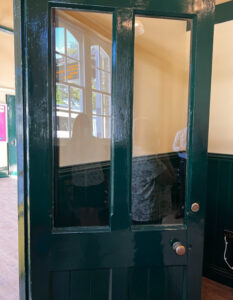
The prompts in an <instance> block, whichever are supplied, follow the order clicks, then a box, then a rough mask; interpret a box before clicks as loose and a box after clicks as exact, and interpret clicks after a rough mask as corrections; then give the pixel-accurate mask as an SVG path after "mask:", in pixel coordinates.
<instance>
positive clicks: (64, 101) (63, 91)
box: [56, 84, 69, 109]
mask: <svg viewBox="0 0 233 300" xmlns="http://www.w3.org/2000/svg"><path fill="white" fill-rule="evenodd" d="M56 102H57V108H63V109H68V102H69V94H68V86H67V85H64V84H56Z"/></svg>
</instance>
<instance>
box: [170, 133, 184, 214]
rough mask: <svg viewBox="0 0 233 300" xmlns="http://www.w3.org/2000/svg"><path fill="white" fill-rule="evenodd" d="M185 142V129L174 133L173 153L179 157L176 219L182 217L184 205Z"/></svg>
mask: <svg viewBox="0 0 233 300" xmlns="http://www.w3.org/2000/svg"><path fill="white" fill-rule="evenodd" d="M186 141H187V127H185V128H183V129H181V130H179V131H178V132H177V133H176V136H175V139H174V142H173V147H172V148H173V151H175V152H177V154H178V157H179V168H178V184H179V196H178V197H179V198H178V203H177V212H176V215H175V217H176V218H177V219H179V218H183V217H184V205H185V181H186V160H187V153H186V147H187V145H186Z"/></svg>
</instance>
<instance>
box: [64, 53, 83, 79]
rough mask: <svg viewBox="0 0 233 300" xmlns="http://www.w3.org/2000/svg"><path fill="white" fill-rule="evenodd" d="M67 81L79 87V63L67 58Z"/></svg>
mask: <svg viewBox="0 0 233 300" xmlns="http://www.w3.org/2000/svg"><path fill="white" fill-rule="evenodd" d="M67 81H68V82H69V83H74V84H78V85H80V84H81V83H80V63H79V62H78V61H77V60H73V59H70V58H67Z"/></svg>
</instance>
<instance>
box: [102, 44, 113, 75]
mask: <svg viewBox="0 0 233 300" xmlns="http://www.w3.org/2000/svg"><path fill="white" fill-rule="evenodd" d="M110 67H111V66H110V58H109V55H108V54H107V53H106V52H105V51H104V50H103V49H102V48H100V68H101V69H102V70H104V71H108V72H110Z"/></svg>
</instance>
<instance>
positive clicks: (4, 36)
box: [0, 0, 15, 168]
mask: <svg viewBox="0 0 233 300" xmlns="http://www.w3.org/2000/svg"><path fill="white" fill-rule="evenodd" d="M0 25H2V26H6V27H9V28H11V29H12V28H13V1H10V0H8V1H5V0H4V1H1V3H0ZM0 45H1V46H0V103H6V95H7V94H13V95H14V94H15V91H14V89H15V73H14V35H13V34H9V33H5V32H1V31H0ZM6 166H7V143H0V168H2V167H6Z"/></svg>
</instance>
